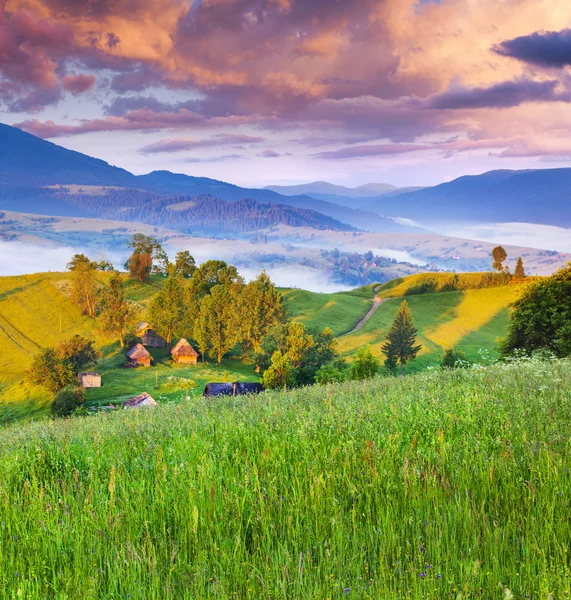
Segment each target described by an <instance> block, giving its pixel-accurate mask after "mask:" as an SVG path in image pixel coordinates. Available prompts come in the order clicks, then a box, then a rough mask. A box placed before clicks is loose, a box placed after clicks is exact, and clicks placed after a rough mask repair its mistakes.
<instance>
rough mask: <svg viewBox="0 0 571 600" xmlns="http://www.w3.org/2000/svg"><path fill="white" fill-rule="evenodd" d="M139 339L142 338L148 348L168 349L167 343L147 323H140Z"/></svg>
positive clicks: (138, 329) (138, 328)
mask: <svg viewBox="0 0 571 600" xmlns="http://www.w3.org/2000/svg"><path fill="white" fill-rule="evenodd" d="M137 337H140V338H141V341H142V342H143V346H146V347H148V348H166V345H167V341H166V340H165V338H164V337H161V336H160V335H159V334H158V333H157V332H156V331H155V330H154V329H153V328H152V327H151V326H150V325H149V324H148V323H147V322H145V321H144V322H142V323H139V325H138V327H137Z"/></svg>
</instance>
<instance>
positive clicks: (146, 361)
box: [127, 344, 151, 367]
mask: <svg viewBox="0 0 571 600" xmlns="http://www.w3.org/2000/svg"><path fill="white" fill-rule="evenodd" d="M127 356H128V357H129V362H130V364H131V365H132V366H134V367H150V366H151V355H150V354H149V351H148V350H147V349H146V348H145V347H144V346H143V345H142V344H137V345H136V346H133V348H131V350H129V352H127Z"/></svg>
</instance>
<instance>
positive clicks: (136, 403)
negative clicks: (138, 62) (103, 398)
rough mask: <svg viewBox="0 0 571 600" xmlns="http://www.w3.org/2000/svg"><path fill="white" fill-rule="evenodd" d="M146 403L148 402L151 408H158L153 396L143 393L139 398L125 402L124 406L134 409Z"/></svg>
mask: <svg viewBox="0 0 571 600" xmlns="http://www.w3.org/2000/svg"><path fill="white" fill-rule="evenodd" d="M144 402H146V403H147V404H148V405H150V406H157V403H156V401H155V399H154V398H153V397H152V396H151V394H148V393H147V392H143V393H142V394H139V395H138V396H135V397H134V398H131V399H130V400H125V402H123V406H126V407H129V408H134V407H136V406H140V405H141V404H143V403H144Z"/></svg>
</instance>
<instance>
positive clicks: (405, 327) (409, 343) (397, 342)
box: [383, 300, 422, 376]
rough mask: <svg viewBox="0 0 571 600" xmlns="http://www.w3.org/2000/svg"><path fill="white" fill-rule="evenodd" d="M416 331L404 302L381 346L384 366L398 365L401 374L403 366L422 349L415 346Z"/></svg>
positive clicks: (419, 346)
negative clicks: (384, 356)
mask: <svg viewBox="0 0 571 600" xmlns="http://www.w3.org/2000/svg"><path fill="white" fill-rule="evenodd" d="M417 333H418V331H417V329H416V328H415V326H414V323H413V320H412V313H411V312H410V308H409V307H408V302H407V301H406V300H404V301H403V303H402V304H401V305H400V308H399V310H398V312H397V314H396V316H395V319H394V321H393V324H392V325H391V328H390V330H389V333H388V334H387V339H386V342H385V344H384V345H383V352H384V353H385V355H386V357H387V360H386V361H385V365H386V366H387V367H389V368H390V367H391V366H392V365H397V364H398V365H400V374H401V376H402V374H403V367H404V365H405V364H406V363H407V362H408V361H410V360H413V359H414V358H416V355H417V354H418V352H419V351H420V349H421V348H422V346H421V345H420V344H418V345H417V344H416V334H417Z"/></svg>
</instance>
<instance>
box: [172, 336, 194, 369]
mask: <svg viewBox="0 0 571 600" xmlns="http://www.w3.org/2000/svg"><path fill="white" fill-rule="evenodd" d="M171 354H172V357H173V360H174V362H175V363H178V364H190V365H195V364H196V363H197V361H198V352H197V351H196V350H195V349H194V348H193V347H192V346H191V345H190V344H189V343H188V341H187V340H185V339H184V338H182V339H180V340H179V341H178V344H177V345H176V346H175V347H174V348H173V349H172V350H171Z"/></svg>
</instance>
